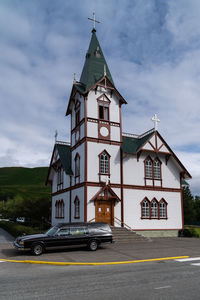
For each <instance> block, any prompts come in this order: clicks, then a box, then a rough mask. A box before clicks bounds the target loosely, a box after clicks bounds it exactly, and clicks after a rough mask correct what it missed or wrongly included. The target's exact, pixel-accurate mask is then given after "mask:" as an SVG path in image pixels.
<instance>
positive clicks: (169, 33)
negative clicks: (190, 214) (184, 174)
mask: <svg viewBox="0 0 200 300" xmlns="http://www.w3.org/2000/svg"><path fill="white" fill-rule="evenodd" d="M19 4H20V5H19ZM76 4H77V5H76V6H74V1H63V0H58V1H46V0H44V1H39V0H36V1H32V2H30V1H24V0H20V1H18V0H14V1H10V0H7V1H1V3H0V34H1V41H0V52H1V56H0V71H1V74H3V76H2V78H1V81H0V104H1V111H0V120H1V137H0V144H1V154H0V166H5V165H6V166H7V165H9V162H10V166H11V165H18V164H19V165H23V166H37V164H41V165H48V164H49V160H50V156H51V151H52V148H53V142H54V132H55V129H57V130H58V132H59V136H58V139H60V140H69V130H70V124H69V120H67V119H66V117H65V111H66V108H67V103H68V99H69V95H70V92H71V87H72V81H73V74H74V73H77V78H79V76H80V74H81V70H82V67H83V63H84V58H85V53H86V51H87V48H88V45H89V40H90V31H91V28H92V24H91V22H88V20H87V17H88V16H92V12H93V11H95V12H96V17H97V19H98V20H100V21H101V24H98V25H97V28H98V32H97V35H98V38H99V41H100V44H101V46H102V48H103V51H104V54H105V57H106V60H107V62H108V65H109V69H110V71H111V74H112V76H113V79H114V82H115V85H116V87H117V89H118V90H119V91H120V93H121V94H122V95H123V96H124V97H125V99H126V100H127V102H128V105H127V106H124V107H123V131H129V132H133V133H142V132H144V131H146V130H148V129H150V128H151V127H152V126H153V124H152V122H151V117H152V116H153V115H154V113H157V114H158V117H159V119H160V120H161V122H160V124H159V131H160V133H161V135H162V136H163V137H164V138H165V139H166V141H167V143H168V144H169V145H170V146H171V147H172V149H173V150H174V151H175V152H176V153H178V154H180V156H181V157H180V159H181V160H182V162H183V164H186V166H187V167H188V170H189V171H190V172H191V174H192V175H193V176H194V179H193V180H192V181H191V187H192V188H194V191H195V192H196V193H197V192H198V193H200V187H199V188H198V178H200V167H199V166H200V164H199V155H198V153H199V148H200V144H199V140H200V134H199V127H200V117H199V108H200V105H199V94H200V87H199V79H200V39H199V35H200V29H199V17H200V4H199V1H197V0H196V1H195V0H191V1H187V0H183V1H181V2H180V1H173V0H169V1H157V0H149V1H146V0H140V1H138V0H128V1H119V0H110V1H106V0H97V1H92V2H91V1H90V0H85V1H84V2H83V1H80V0H77V1H76ZM190 157H191V160H190Z"/></svg>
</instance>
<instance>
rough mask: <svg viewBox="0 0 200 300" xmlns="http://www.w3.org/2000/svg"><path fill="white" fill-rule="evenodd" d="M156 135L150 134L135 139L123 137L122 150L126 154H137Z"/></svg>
mask: <svg viewBox="0 0 200 300" xmlns="http://www.w3.org/2000/svg"><path fill="white" fill-rule="evenodd" d="M153 134H154V132H153V131H152V132H150V133H149V134H147V135H145V136H143V137H141V138H134V137H128V136H122V150H123V152H125V153H130V154H136V153H137V151H138V150H139V149H140V148H141V147H142V146H143V145H144V144H145V143H146V141H147V140H148V139H149V138H150V137H151V136H152V135H153Z"/></svg>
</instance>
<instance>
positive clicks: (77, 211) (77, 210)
mask: <svg viewBox="0 0 200 300" xmlns="http://www.w3.org/2000/svg"><path fill="white" fill-rule="evenodd" d="M74 219H80V200H79V199H78V197H76V198H75V200H74Z"/></svg>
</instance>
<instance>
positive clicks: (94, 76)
mask: <svg viewBox="0 0 200 300" xmlns="http://www.w3.org/2000/svg"><path fill="white" fill-rule="evenodd" d="M95 32H96V30H95V29H93V30H92V38H91V41H90V45H89V49H88V52H87V54H86V58H85V64H84V67H83V70H82V74H81V78H80V83H81V84H82V88H84V89H85V91H88V90H89V89H90V88H91V87H92V86H93V85H94V84H95V83H96V82H97V81H99V80H100V79H101V78H103V77H104V65H105V66H106V76H107V77H108V79H109V80H110V81H111V83H112V84H113V85H114V82H113V79H112V76H111V74H110V71H109V69H108V66H107V63H106V60H105V58H104V55H103V51H102V49H101V46H100V44H99V41H98V39H97V36H96V33H95Z"/></svg>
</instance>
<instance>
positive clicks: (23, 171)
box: [0, 167, 50, 200]
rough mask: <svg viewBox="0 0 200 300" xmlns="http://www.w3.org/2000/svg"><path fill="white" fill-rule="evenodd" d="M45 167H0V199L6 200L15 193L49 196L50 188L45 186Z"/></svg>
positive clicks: (46, 169)
mask: <svg viewBox="0 0 200 300" xmlns="http://www.w3.org/2000/svg"><path fill="white" fill-rule="evenodd" d="M47 172H48V168H47V167H38V168H23V167H8V168H0V200H7V199H8V198H13V197H14V196H16V195H21V196H25V197H31V198H37V197H40V196H45V195H46V196H48V197H50V188H49V187H46V186H45V181H46V178H47Z"/></svg>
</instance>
